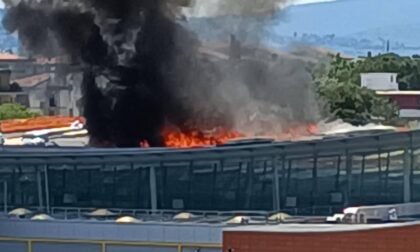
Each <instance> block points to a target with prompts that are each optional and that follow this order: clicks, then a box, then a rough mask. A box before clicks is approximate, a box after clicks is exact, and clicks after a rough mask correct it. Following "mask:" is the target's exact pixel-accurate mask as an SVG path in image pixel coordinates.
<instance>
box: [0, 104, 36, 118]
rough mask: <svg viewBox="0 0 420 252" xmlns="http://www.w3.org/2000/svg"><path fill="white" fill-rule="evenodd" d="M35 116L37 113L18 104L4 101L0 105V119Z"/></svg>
mask: <svg viewBox="0 0 420 252" xmlns="http://www.w3.org/2000/svg"><path fill="white" fill-rule="evenodd" d="M36 116H39V114H38V113H35V112H32V111H30V110H29V109H27V108H26V107H24V106H22V105H20V104H15V103H6V104H3V105H1V106H0V120H8V119H25V118H32V117H36Z"/></svg>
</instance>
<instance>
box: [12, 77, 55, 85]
mask: <svg viewBox="0 0 420 252" xmlns="http://www.w3.org/2000/svg"><path fill="white" fill-rule="evenodd" d="M49 79H50V75H49V74H38V75H33V76H29V77H25V78H22V79H16V80H12V81H11V83H17V84H19V86H21V87H22V88H32V87H35V86H38V85H39V84H42V83H43V82H46V81H48V80H49Z"/></svg>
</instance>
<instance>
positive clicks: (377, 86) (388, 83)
mask: <svg viewBox="0 0 420 252" xmlns="http://www.w3.org/2000/svg"><path fill="white" fill-rule="evenodd" d="M397 76H398V74H397V73H362V74H361V75H360V77H361V84H362V87H366V88H368V89H371V90H398V89H399V87H398V82H397Z"/></svg>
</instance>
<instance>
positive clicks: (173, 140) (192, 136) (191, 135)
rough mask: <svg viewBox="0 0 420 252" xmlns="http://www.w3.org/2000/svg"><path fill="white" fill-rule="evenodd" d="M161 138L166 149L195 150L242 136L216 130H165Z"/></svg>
mask: <svg viewBox="0 0 420 252" xmlns="http://www.w3.org/2000/svg"><path fill="white" fill-rule="evenodd" d="M163 136H164V139H165V144H166V146H167V147H176V148H196V147H205V146H212V145H218V144H224V143H226V142H228V141H229V140H231V139H234V138H238V137H243V136H244V135H243V134H241V133H239V132H236V131H233V130H227V129H222V128H218V129H214V130H211V131H199V130H193V131H190V132H181V131H171V130H165V131H164V132H163Z"/></svg>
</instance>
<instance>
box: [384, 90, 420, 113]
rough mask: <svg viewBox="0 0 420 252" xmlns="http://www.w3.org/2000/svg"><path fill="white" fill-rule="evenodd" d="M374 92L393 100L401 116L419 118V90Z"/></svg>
mask: <svg viewBox="0 0 420 252" xmlns="http://www.w3.org/2000/svg"><path fill="white" fill-rule="evenodd" d="M376 94H377V95H378V96H381V97H388V98H390V99H391V100H392V101H394V102H395V103H396V104H397V105H398V106H399V108H400V117H401V118H420V91H399V90H396V91H376Z"/></svg>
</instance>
